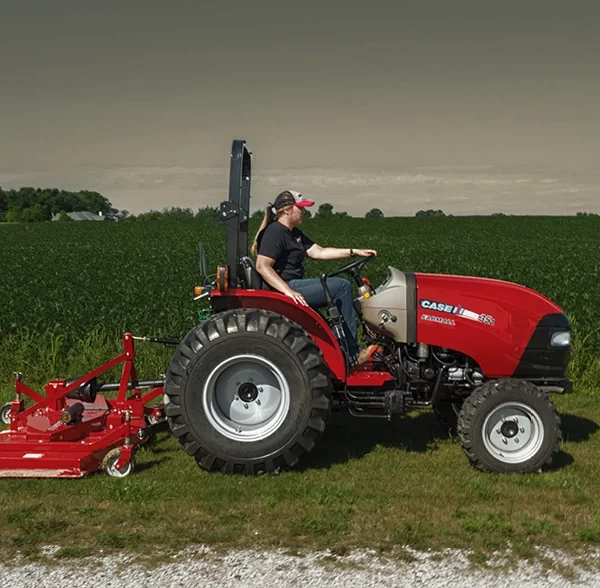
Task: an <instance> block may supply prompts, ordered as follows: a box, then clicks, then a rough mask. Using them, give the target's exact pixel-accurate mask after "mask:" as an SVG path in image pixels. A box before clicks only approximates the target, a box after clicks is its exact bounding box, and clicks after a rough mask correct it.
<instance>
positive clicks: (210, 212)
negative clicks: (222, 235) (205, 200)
mask: <svg viewBox="0 0 600 588" xmlns="http://www.w3.org/2000/svg"><path fill="white" fill-rule="evenodd" d="M196 218H212V219H214V220H217V219H218V218H219V209H218V208H217V207H216V206H214V207H213V206H202V207H200V208H198V212H197V213H196Z"/></svg>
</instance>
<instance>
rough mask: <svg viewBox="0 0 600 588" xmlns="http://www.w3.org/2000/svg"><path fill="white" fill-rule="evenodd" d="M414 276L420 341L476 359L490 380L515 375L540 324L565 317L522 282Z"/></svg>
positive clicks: (427, 275)
mask: <svg viewBox="0 0 600 588" xmlns="http://www.w3.org/2000/svg"><path fill="white" fill-rule="evenodd" d="M415 276H416V280H417V314H418V316H417V335H418V340H419V342H421V343H427V344H430V345H436V346H440V347H447V348H449V349H454V350H456V351H459V352H462V353H464V354H466V355H468V356H470V357H472V358H473V359H474V360H475V361H477V363H478V364H479V365H480V367H481V368H482V370H483V372H484V373H485V375H486V376H487V377H490V378H494V377H506V376H510V375H512V374H514V373H515V372H516V369H517V366H518V365H519V362H520V360H521V358H522V356H523V353H524V351H525V349H526V347H527V345H528V343H529V341H530V340H531V337H532V334H533V332H534V331H535V329H536V327H537V325H538V323H539V322H540V320H541V319H542V318H543V317H545V316H546V315H549V314H563V311H562V310H561V309H560V307H558V306H557V305H556V304H554V303H553V302H552V301H550V300H548V299H547V298H546V297H544V296H542V295H541V294H539V293H538V292H535V291H533V290H530V289H529V288H526V287H524V286H520V285H518V284H513V283H510V282H503V281H500V280H491V279H486V278H470V277H465V276H447V275H437V274H415ZM525 375H526V374H523V376H525Z"/></svg>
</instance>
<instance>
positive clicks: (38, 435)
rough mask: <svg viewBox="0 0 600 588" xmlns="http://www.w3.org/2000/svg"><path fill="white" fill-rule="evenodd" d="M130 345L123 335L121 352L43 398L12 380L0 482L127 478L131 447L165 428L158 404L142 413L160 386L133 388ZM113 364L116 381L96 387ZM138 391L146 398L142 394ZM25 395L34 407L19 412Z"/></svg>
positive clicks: (0, 447)
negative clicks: (101, 474) (112, 394)
mask: <svg viewBox="0 0 600 588" xmlns="http://www.w3.org/2000/svg"><path fill="white" fill-rule="evenodd" d="M134 339H136V337H134V336H133V335H132V334H131V333H126V334H124V335H123V348H124V350H123V353H121V354H120V355H118V356H117V357H115V358H113V359H112V360H110V361H108V362H107V363H105V364H103V365H101V366H99V367H97V368H96V369H94V370H92V371H91V372H89V373H88V374H86V375H85V376H82V377H80V378H77V379H75V380H64V379H56V380H51V381H50V382H48V383H47V384H46V387H45V395H41V394H39V393H37V392H36V391H34V390H32V389H31V388H29V387H28V386H26V385H25V384H24V383H23V382H22V381H21V374H20V373H18V374H16V382H15V393H16V397H15V400H14V401H13V402H11V403H10V404H9V405H6V406H7V409H6V413H5V414H6V420H7V421H8V422H9V423H8V424H9V426H8V428H7V429H5V430H3V431H1V432H0V477H4V478H81V477H83V476H86V475H87V474H91V473H92V472H95V471H96V470H98V469H100V468H102V467H104V468H105V470H106V471H107V473H108V474H109V475H112V476H115V477H124V476H126V475H128V474H129V473H131V472H132V471H133V463H134V462H133V453H134V450H135V448H136V447H137V446H138V445H141V444H143V443H145V442H146V441H147V440H148V438H149V436H150V434H151V433H152V432H153V428H155V427H157V426H158V425H160V424H162V423H163V422H165V417H164V410H163V406H162V404H157V405H154V406H146V404H147V403H148V402H150V401H152V400H154V399H155V398H157V397H158V396H162V394H163V385H162V384H163V382H162V380H157V381H149V382H140V381H138V378H137V373H136V369H135V365H134V358H135V349H134ZM137 339H141V338H137ZM119 364H123V371H122V375H121V379H120V381H119V382H117V383H109V384H99V383H97V382H96V378H97V377H98V376H100V375H101V374H103V373H105V372H107V371H108V370H110V369H112V368H114V367H115V366H118V365H119ZM143 389H149V391H147V392H145V393H144V394H142V390H143ZM101 391H117V396H116V398H110V399H109V398H106V397H105V396H104V395H102V394H99V393H98V392H101ZM128 393H129V396H128ZM23 396H27V397H29V398H30V399H31V400H33V401H34V403H33V405H31V406H29V407H27V408H25V407H24V402H23ZM8 406H10V409H8Z"/></svg>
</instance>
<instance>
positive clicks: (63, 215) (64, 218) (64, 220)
mask: <svg viewBox="0 0 600 588" xmlns="http://www.w3.org/2000/svg"><path fill="white" fill-rule="evenodd" d="M58 222H60V223H68V222H73V219H72V218H71V217H70V216H69V215H68V214H67V213H66V212H65V211H64V210H61V211H60V212H59V214H58Z"/></svg>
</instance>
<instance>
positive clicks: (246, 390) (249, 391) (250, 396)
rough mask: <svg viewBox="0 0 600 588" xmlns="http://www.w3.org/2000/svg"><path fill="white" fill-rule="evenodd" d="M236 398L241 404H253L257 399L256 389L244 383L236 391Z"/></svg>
mask: <svg viewBox="0 0 600 588" xmlns="http://www.w3.org/2000/svg"><path fill="white" fill-rule="evenodd" d="M238 396H239V397H240V400H242V401H243V402H254V401H255V400H256V399H257V398H258V388H257V386H256V384H253V383H252V382H244V383H243V384H242V385H241V386H240V387H239V389H238Z"/></svg>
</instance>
